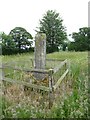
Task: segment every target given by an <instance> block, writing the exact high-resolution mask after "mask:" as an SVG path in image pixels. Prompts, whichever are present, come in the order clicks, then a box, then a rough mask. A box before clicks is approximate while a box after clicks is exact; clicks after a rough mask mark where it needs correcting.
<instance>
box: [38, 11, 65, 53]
mask: <svg viewBox="0 0 90 120" xmlns="http://www.w3.org/2000/svg"><path fill="white" fill-rule="evenodd" d="M62 22H63V20H62V19H61V18H60V17H59V13H56V12H55V11H53V10H48V11H47V12H46V14H45V15H44V16H43V18H42V20H40V27H39V32H41V33H45V34H46V36H47V43H46V46H47V52H48V53H50V52H55V51H59V46H60V45H61V44H63V41H64V40H66V39H67V34H66V30H65V27H64V26H63V24H62Z"/></svg>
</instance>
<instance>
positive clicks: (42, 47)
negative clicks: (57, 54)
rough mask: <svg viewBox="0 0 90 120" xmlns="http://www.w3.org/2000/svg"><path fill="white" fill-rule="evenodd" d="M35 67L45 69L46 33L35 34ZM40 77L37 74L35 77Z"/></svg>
mask: <svg viewBox="0 0 90 120" xmlns="http://www.w3.org/2000/svg"><path fill="white" fill-rule="evenodd" d="M34 54H35V69H45V65H46V35H45V34H44V33H37V34H36V36H35V53H34ZM39 76H40V78H42V75H40V74H37V75H36V77H39Z"/></svg>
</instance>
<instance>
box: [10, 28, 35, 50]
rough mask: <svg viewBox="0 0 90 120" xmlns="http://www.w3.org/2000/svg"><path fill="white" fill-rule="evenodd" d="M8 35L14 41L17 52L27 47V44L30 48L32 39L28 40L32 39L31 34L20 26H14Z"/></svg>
mask: <svg viewBox="0 0 90 120" xmlns="http://www.w3.org/2000/svg"><path fill="white" fill-rule="evenodd" d="M9 35H10V36H11V37H12V38H13V41H14V42H15V43H16V48H17V49H19V52H20V51H21V49H27V46H28V47H29V48H30V47H31V45H32V41H30V39H33V37H32V35H31V34H30V33H29V32H27V31H26V30H25V29H24V28H22V27H15V28H14V29H13V30H11V31H10V33H9Z"/></svg>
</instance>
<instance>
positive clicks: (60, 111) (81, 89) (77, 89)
mask: <svg viewBox="0 0 90 120" xmlns="http://www.w3.org/2000/svg"><path fill="white" fill-rule="evenodd" d="M0 57H2V62H3V63H5V62H12V61H14V62H15V61H21V62H22V61H27V60H28V61H29V59H30V58H34V54H33V53H26V54H21V55H19V54H17V55H11V56H0ZM46 58H51V59H54V58H57V59H61V60H62V59H68V60H69V61H70V72H69V77H68V78H67V80H68V81H69V82H70V87H71V91H70V92H71V94H65V95H64V97H63V98H62V99H61V98H60V100H59V101H57V102H56V104H55V105H54V106H53V107H52V109H51V110H47V111H48V112H46V111H45V110H44V109H43V110H42V109H37V110H36V109H35V108H33V107H30V105H29V104H26V100H25V99H24V100H23V101H22V102H21V103H19V104H20V105H21V106H17V108H14V107H13V106H14V104H13V105H12V106H11V107H9V110H5V109H6V108H5V104H7V106H9V105H10V103H8V101H7V100H6V99H5V98H4V97H3V96H2V98H3V99H4V100H2V108H3V117H15V118H18V117H19V118H25V117H26V118H47V117H48V118H88V117H89V113H88V104H89V103H88V52H55V53H52V54H47V56H46ZM59 97H60V96H59Z"/></svg>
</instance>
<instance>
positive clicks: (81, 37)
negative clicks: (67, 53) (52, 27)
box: [69, 27, 90, 51]
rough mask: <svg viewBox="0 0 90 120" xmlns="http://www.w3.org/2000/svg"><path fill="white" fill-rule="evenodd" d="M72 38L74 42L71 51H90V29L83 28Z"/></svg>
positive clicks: (71, 44)
mask: <svg viewBox="0 0 90 120" xmlns="http://www.w3.org/2000/svg"><path fill="white" fill-rule="evenodd" d="M72 38H73V39H74V42H73V43H72V42H71V43H70V46H69V49H72V48H73V49H74V50H75V51H86V50H90V28H89V27H83V28H80V29H79V32H78V33H76V32H73V33H72Z"/></svg>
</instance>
